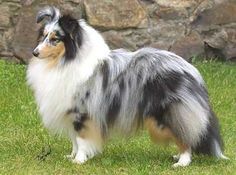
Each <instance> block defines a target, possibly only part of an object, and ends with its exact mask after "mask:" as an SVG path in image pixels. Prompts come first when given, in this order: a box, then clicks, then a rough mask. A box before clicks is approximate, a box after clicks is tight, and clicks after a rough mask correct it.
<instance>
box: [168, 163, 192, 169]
mask: <svg viewBox="0 0 236 175" xmlns="http://www.w3.org/2000/svg"><path fill="white" fill-rule="evenodd" d="M189 164H190V162H177V163H175V164H173V165H172V167H174V168H177V167H186V166H188V165H189Z"/></svg>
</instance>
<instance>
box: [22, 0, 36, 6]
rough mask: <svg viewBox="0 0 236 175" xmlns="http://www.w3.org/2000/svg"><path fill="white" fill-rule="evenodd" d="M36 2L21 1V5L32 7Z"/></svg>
mask: <svg viewBox="0 0 236 175" xmlns="http://www.w3.org/2000/svg"><path fill="white" fill-rule="evenodd" d="M34 1H35V0H21V4H22V5H24V6H29V5H32V3H33V2H34Z"/></svg>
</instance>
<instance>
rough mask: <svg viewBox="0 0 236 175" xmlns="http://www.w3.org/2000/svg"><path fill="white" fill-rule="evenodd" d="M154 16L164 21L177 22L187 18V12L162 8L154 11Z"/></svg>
mask: <svg viewBox="0 0 236 175" xmlns="http://www.w3.org/2000/svg"><path fill="white" fill-rule="evenodd" d="M155 14H156V16H158V17H159V18H161V19H164V20H179V19H184V18H187V17H188V12H187V10H185V9H182V8H170V7H163V8H160V9H158V10H156V11H155Z"/></svg>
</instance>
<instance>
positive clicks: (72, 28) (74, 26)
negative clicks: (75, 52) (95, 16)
mask: <svg viewBox="0 0 236 175" xmlns="http://www.w3.org/2000/svg"><path fill="white" fill-rule="evenodd" d="M59 25H60V26H61V28H62V30H63V31H64V32H65V33H67V34H69V35H70V36H71V37H72V38H74V37H75V35H76V33H77V31H78V30H79V27H80V26H79V23H78V21H77V20H76V19H75V18H73V17H72V16H70V15H64V16H62V17H61V18H60V19H59Z"/></svg>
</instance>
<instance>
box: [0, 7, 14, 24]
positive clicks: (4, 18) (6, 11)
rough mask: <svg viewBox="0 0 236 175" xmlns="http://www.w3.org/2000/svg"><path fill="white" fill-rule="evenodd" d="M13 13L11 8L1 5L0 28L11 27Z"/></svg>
mask: <svg viewBox="0 0 236 175" xmlns="http://www.w3.org/2000/svg"><path fill="white" fill-rule="evenodd" d="M10 18H11V11H10V8H9V7H8V6H6V5H4V3H2V4H1V5H0V26H1V27H9V26H10V24H11V19H10Z"/></svg>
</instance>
